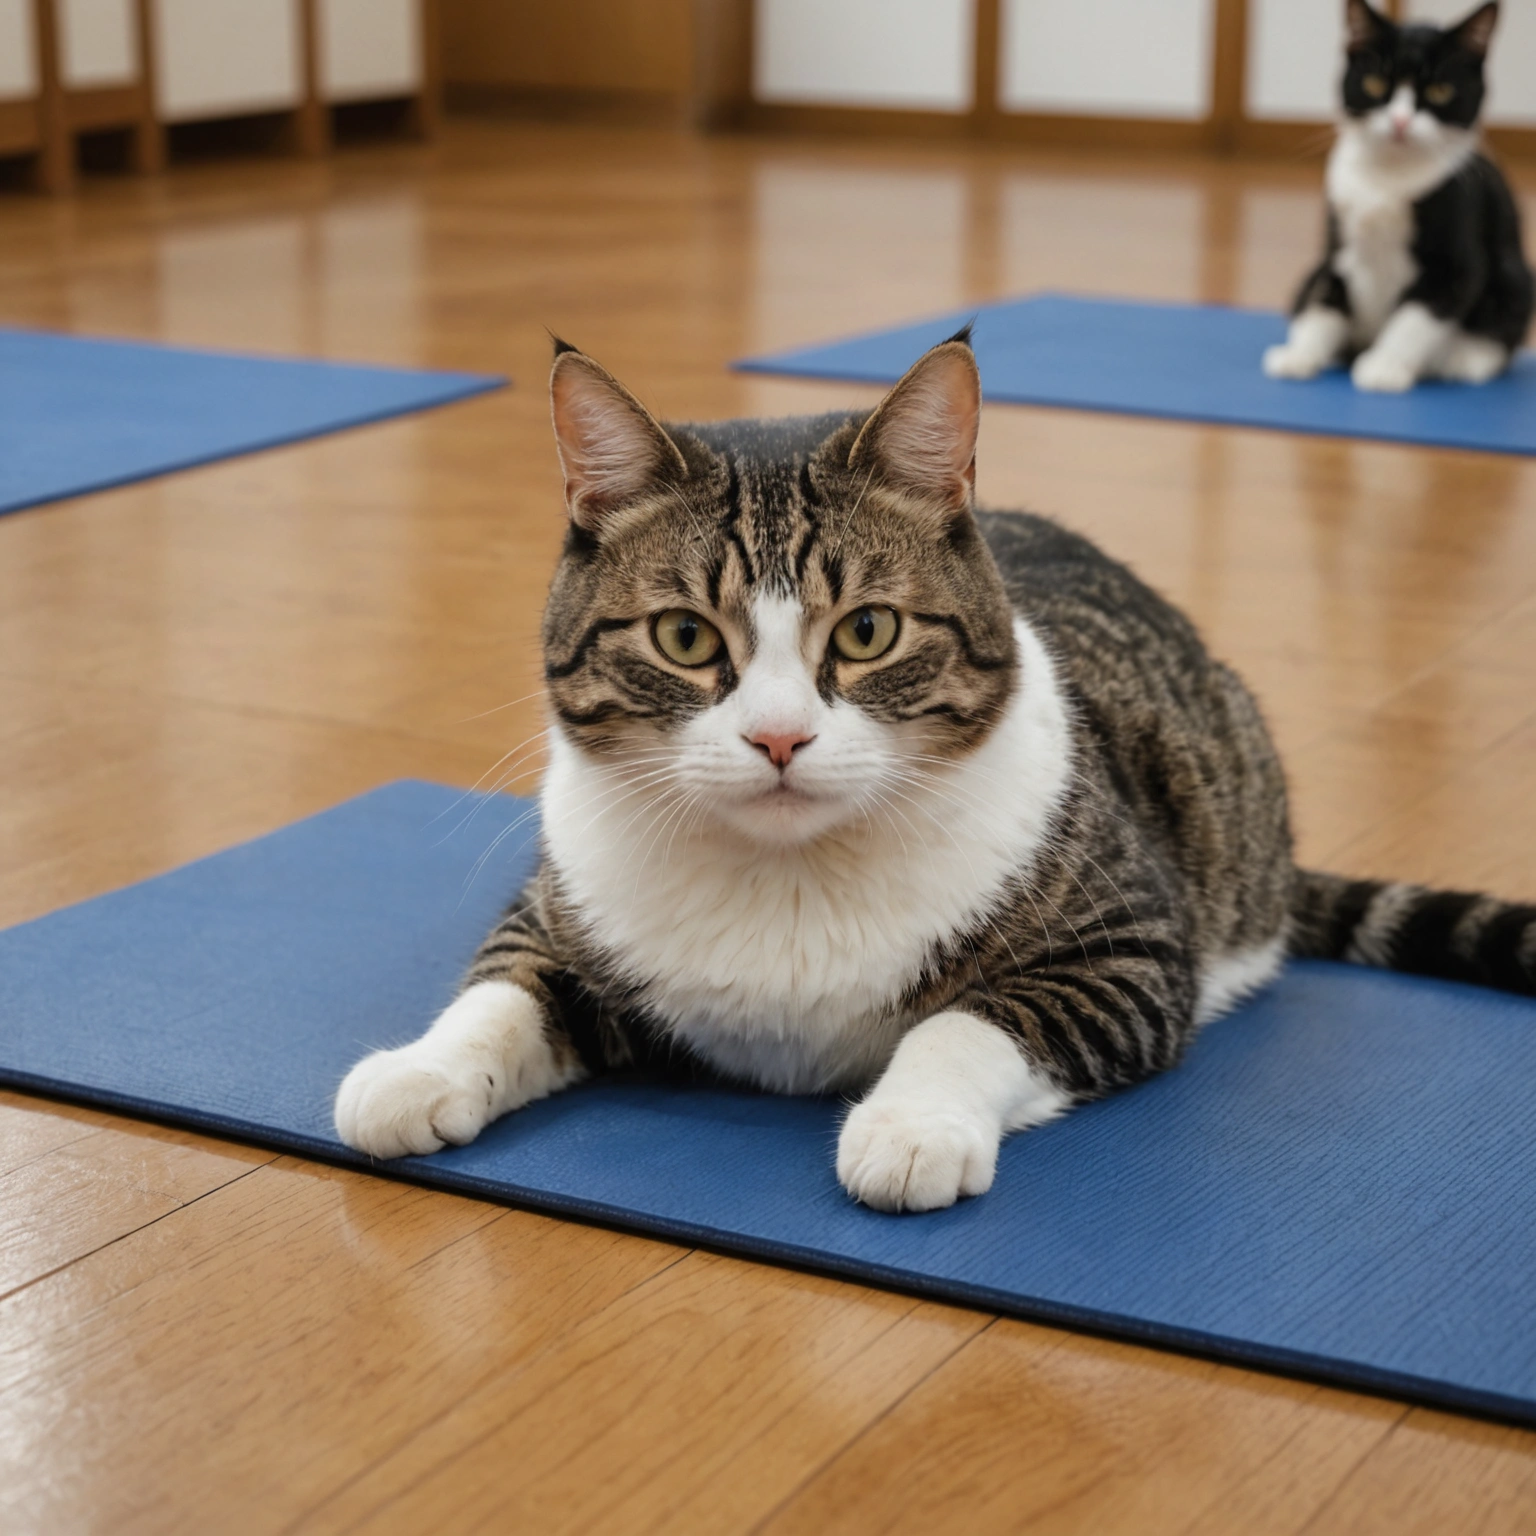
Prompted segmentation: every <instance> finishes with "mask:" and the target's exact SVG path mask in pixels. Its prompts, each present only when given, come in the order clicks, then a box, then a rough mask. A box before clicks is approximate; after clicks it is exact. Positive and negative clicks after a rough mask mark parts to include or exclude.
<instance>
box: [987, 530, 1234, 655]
mask: <svg viewBox="0 0 1536 1536" xmlns="http://www.w3.org/2000/svg"><path fill="white" fill-rule="evenodd" d="M977 522H978V523H979V524H980V527H981V532H982V537H983V538H984V539H985V540H986V542H987V547H988V548H989V549H990V550H991V551H992V557H993V559H994V560H996V561H997V565H998V569H999V570H1000V571H1001V572H1002V576H1003V584H1004V586H1005V587H1006V588H1007V589H1008V596H1009V597H1010V598H1011V599H1012V601H1013V605H1014V607H1015V608H1016V609H1017V610H1018V612H1019V613H1020V615H1021V616H1022V617H1023V618H1025V619H1026V620H1028V621H1029V622H1030V623H1031V624H1033V625H1034V626H1035V627H1036V628H1037V629H1038V630H1039V631H1041V638H1042V639H1044V640H1045V641H1046V643H1047V644H1048V645H1049V646H1050V647H1051V649H1052V651H1053V652H1054V653H1055V654H1056V655H1057V656H1058V657H1059V658H1060V659H1061V660H1062V661H1063V662H1064V663H1065V664H1066V665H1067V668H1068V671H1069V673H1072V674H1081V673H1082V672H1084V671H1087V672H1090V673H1094V674H1100V673H1105V672H1109V673H1120V672H1122V671H1123V670H1124V668H1125V667H1126V666H1127V665H1129V666H1131V667H1133V668H1134V670H1135V671H1136V672H1138V673H1140V672H1141V671H1142V670H1143V667H1144V664H1146V663H1150V664H1151V666H1152V668H1153V670H1155V671H1159V672H1166V671H1167V670H1168V668H1169V666H1170V665H1172V666H1175V667H1177V668H1178V669H1180V670H1184V669H1189V668H1195V669H1199V670H1202V671H1203V670H1204V669H1205V668H1206V667H1208V666H1209V665H1210V658H1209V656H1208V655H1207V653H1206V650H1205V647H1204V645H1203V644H1202V643H1201V640H1200V637H1199V635H1198V634H1197V633H1196V631H1195V628H1194V626H1193V625H1192V624H1191V623H1190V622H1189V620H1188V619H1187V618H1185V617H1184V615H1183V614H1182V613H1180V612H1179V610H1178V609H1177V608H1175V607H1174V606H1173V604H1172V603H1170V602H1168V601H1167V600H1166V599H1165V598H1163V597H1161V596H1159V595H1158V594H1157V593H1156V592H1154V591H1153V590H1152V588H1151V587H1149V586H1148V585H1147V584H1146V583H1145V582H1144V581H1142V580H1141V579H1140V578H1139V577H1138V576H1137V575H1136V574H1135V573H1134V572H1133V571H1131V570H1130V569H1129V568H1128V567H1126V566H1124V565H1122V564H1121V563H1120V562H1119V561H1118V560H1114V559H1112V558H1111V557H1110V556H1109V555H1107V554H1105V553H1104V551H1103V550H1101V549H1100V548H1099V547H1098V546H1097V545H1096V544H1094V543H1093V542H1092V541H1091V540H1089V539H1086V538H1084V537H1083V536H1082V535H1081V534H1077V533H1073V532H1071V531H1070V530H1069V529H1066V528H1063V527H1062V526H1061V525H1060V524H1058V523H1053V522H1052V521H1051V520H1050V519H1049V518H1045V517H1039V516H1037V515H1036V514H1034V513H1031V512H978V513H977ZM1077 680H1078V681H1079V682H1081V681H1082V678H1081V677H1080V676H1079V677H1078V679H1077Z"/></svg>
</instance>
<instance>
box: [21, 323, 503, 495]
mask: <svg viewBox="0 0 1536 1536" xmlns="http://www.w3.org/2000/svg"><path fill="white" fill-rule="evenodd" d="M506 382H507V381H506V380H505V379H504V378H502V377H501V376H500V375H496V374H481V373H448V372H441V371H436V370H428V369H420V368H383V367H374V366H367V365H363V364H355V363H330V362H320V361H316V360H313V359H308V358H283V357H253V356H246V355H243V354H237V353H231V352H205V351H197V350H193V349H191V348H186V347H168V346H160V345H157V344H154V343H150V342H139V341H108V340H102V339H99V338H94V337H86V336H62V335H55V334H53V333H50V332H46V331H26V330H14V329H8V328H4V327H0V513H5V512H18V511H21V510H22V509H23V508H25V507H35V506H39V505H42V504H43V503H45V502H50V501H59V500H62V499H63V498H65V497H68V496H81V495H84V494H86V493H87V492H89V491H101V490H107V489H109V488H111V487H113V486H118V485H127V484H130V483H132V482H133V481H136V480H145V479H148V478H150V477H151V476H154V475H162V474H167V473H169V472H170V471H172V470H178V469H190V468H192V467H194V466H195V465H199V464H208V463H212V462H213V461H215V460H217V459H225V458H231V457H233V456H235V455H237V454H243V453H253V452H255V451H257V450H258V449H262V448H274V447H278V446H279V445H281V444H284V443H293V442H298V441H300V440H302V439H304V438H310V437H319V436H322V435H323V434H325V433H329V432H338V431H341V430H342V429H343V428H346V427H358V426H363V425H366V424H367V423H369V422H375V421H383V420H385V419H387V418H389V417H392V416H401V415H405V414H407V413H410V412H413V411H422V410H427V409H429V408H431V407H433V406H438V405H446V404H447V403H448V402H449V401H452V400H462V399H465V398H467V397H468V396H470V395H478V394H483V393H484V392H486V391H487V390H493V389H499V388H501V387H502V386H503V385H504V384H505V383H506Z"/></svg>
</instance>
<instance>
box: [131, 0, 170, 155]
mask: <svg viewBox="0 0 1536 1536" xmlns="http://www.w3.org/2000/svg"><path fill="white" fill-rule="evenodd" d="M152 4H153V0H134V17H135V20H136V21H137V23H138V29H139V116H138V121H137V122H135V123H134V125H133V168H134V170H136V171H137V172H138V173H139V174H140V175H141V176H152V175H154V174H155V173H156V172H157V171H162V170H164V169H165V125H164V124H163V123H161V121H160V103H159V100H158V98H157V94H156V88H155V80H156V75H155V18H154V16H153V14H152V12H151V5H152Z"/></svg>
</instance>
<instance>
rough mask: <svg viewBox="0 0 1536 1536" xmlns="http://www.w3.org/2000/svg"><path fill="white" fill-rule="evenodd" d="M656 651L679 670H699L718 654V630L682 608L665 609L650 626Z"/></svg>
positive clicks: (706, 620) (707, 621) (719, 642)
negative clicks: (680, 668) (681, 668)
mask: <svg viewBox="0 0 1536 1536" xmlns="http://www.w3.org/2000/svg"><path fill="white" fill-rule="evenodd" d="M651 637H652V639H654V640H655V642H656V649H657V650H658V651H660V652H661V654H662V655H663V656H665V657H666V658H667V660H668V661H675V662H676V663H677V664H678V666H680V667H702V666H704V665H705V664H706V663H708V662H711V661H713V660H714V659H715V657H716V656H718V655H719V654H720V645H721V640H720V631H719V630H718V629H716V628H715V626H714V625H713V624H711V623H710V622H709V620H708V619H702V618H700V617H699V615H698V614H696V613H690V612H689V611H688V609H686V608H669V609H667V611H666V612H665V613H663V614H658V615H657V617H656V618H655V619H654V620H653V621H652V624H651Z"/></svg>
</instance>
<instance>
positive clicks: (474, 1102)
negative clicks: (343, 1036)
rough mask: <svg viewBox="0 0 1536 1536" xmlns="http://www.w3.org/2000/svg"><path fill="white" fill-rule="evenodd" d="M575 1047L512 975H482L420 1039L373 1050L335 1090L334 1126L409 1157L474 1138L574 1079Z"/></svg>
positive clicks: (382, 1151)
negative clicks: (550, 1026) (561, 1040)
mask: <svg viewBox="0 0 1536 1536" xmlns="http://www.w3.org/2000/svg"><path fill="white" fill-rule="evenodd" d="M581 1075H582V1068H581V1066H580V1063H579V1061H578V1059H577V1057H576V1056H575V1053H574V1052H572V1051H568V1050H567V1051H562V1050H560V1049H559V1048H558V1046H557V1043H556V1042H554V1041H552V1040H551V1039H550V1037H549V1035H548V1033H547V1031H546V1030H545V1027H544V1010H543V1008H542V1007H541V1006H540V1004H539V1003H538V1001H537V1000H536V999H535V998H534V997H533V996H532V995H531V994H530V993H528V992H527V991H525V990H524V989H523V988H522V987H520V986H517V985H516V984H515V983H514V982H510V981H478V982H476V983H474V985H472V986H470V987H468V988H467V989H466V990H465V991H464V992H462V993H461V994H460V995H459V996H458V997H457V998H456V999H455V1000H454V1001H453V1002H452V1003H450V1004H449V1005H448V1007H447V1008H445V1009H444V1010H443V1011H442V1013H440V1014H439V1015H438V1016H437V1020H436V1022H435V1023H434V1024H433V1025H432V1027H431V1029H429V1030H428V1031H427V1032H426V1034H424V1035H423V1036H422V1037H421V1038H420V1039H419V1040H413V1041H412V1042H411V1043H410V1044H409V1045H402V1046H400V1047H398V1048H397V1049H395V1050H387V1051H375V1052H374V1053H373V1055H371V1056H367V1057H364V1059H363V1060H362V1061H360V1062H358V1064H357V1065H356V1066H355V1067H353V1068H352V1070H351V1071H350V1072H348V1073H347V1075H346V1077H345V1078H344V1079H343V1081H342V1084H341V1088H340V1090H339V1091H338V1093H337V1095H336V1108H335V1121H336V1132H337V1134H338V1135H339V1136H340V1137H341V1139H342V1140H343V1141H344V1142H346V1144H347V1145H348V1146H349V1147H354V1148H356V1150H357V1151H359V1152H366V1153H368V1154H369V1155H370V1156H372V1157H407V1156H409V1155H411V1154H413V1153H414V1154H418V1155H420V1154H424V1153H428V1152H437V1151H440V1150H441V1149H442V1148H443V1147H445V1146H448V1145H450V1144H451V1145H454V1146H463V1145H464V1144H465V1143H466V1142H470V1141H473V1140H474V1139H475V1137H476V1136H478V1135H479V1134H480V1132H481V1131H482V1130H484V1129H485V1127H486V1126H487V1125H489V1124H490V1122H491V1121H492V1120H495V1119H497V1118H499V1117H500V1116H502V1115H504V1114H507V1113H508V1112H509V1111H510V1110H514V1109H520V1108H521V1107H522V1106H523V1105H524V1104H527V1103H530V1102H531V1101H532V1100H534V1099H542V1098H544V1097H545V1096H546V1095H548V1094H551V1093H553V1092H555V1091H556V1090H557V1089H559V1088H564V1087H566V1086H567V1085H568V1084H570V1083H573V1082H575V1081H576V1080H577V1079H578V1078H579V1077H580V1076H581Z"/></svg>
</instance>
